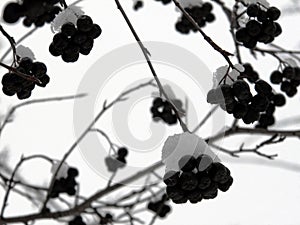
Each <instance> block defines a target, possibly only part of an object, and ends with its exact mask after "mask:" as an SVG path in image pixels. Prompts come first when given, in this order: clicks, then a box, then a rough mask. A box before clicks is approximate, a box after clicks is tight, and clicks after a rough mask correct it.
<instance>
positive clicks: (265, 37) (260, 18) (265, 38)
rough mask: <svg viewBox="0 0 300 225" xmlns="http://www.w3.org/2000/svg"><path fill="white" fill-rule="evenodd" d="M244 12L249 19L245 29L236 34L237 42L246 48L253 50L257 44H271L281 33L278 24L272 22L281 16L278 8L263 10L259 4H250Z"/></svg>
mask: <svg viewBox="0 0 300 225" xmlns="http://www.w3.org/2000/svg"><path fill="white" fill-rule="evenodd" d="M246 12H247V15H248V16H249V17H250V19H249V21H248V22H247V23H246V26H245V27H242V28H240V29H239V30H238V31H237V32H236V39H237V41H238V42H241V43H243V45H244V46H245V47H246V48H250V49H252V48H255V47H256V45H257V43H258V42H261V43H264V44H268V43H271V42H273V41H274V39H275V38H276V37H278V36H279V35H280V34H281V33H282V28H281V26H280V24H279V23H277V22H274V21H276V20H278V19H279V17H280V14H281V12H280V10H279V9H278V8H276V7H269V8H268V9H265V8H264V7H263V6H261V5H260V4H250V5H249V6H248V7H247V11H246Z"/></svg>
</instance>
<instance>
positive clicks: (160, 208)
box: [147, 195, 171, 218]
mask: <svg viewBox="0 0 300 225" xmlns="http://www.w3.org/2000/svg"><path fill="white" fill-rule="evenodd" d="M167 200H168V197H167V195H163V196H162V198H161V200H159V201H156V202H149V204H148V206H147V208H148V209H149V210H150V211H152V212H154V213H156V214H157V215H158V216H159V217H160V218H164V217H166V216H167V214H168V213H169V212H171V207H170V206H169V205H166V204H165V202H166V201H167Z"/></svg>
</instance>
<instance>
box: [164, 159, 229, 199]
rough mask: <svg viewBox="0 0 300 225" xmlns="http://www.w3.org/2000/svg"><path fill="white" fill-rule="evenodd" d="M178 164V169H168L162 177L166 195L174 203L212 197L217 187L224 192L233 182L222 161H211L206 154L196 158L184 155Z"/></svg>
mask: <svg viewBox="0 0 300 225" xmlns="http://www.w3.org/2000/svg"><path fill="white" fill-rule="evenodd" d="M178 165H179V168H180V171H168V172H167V173H166V174H165V175H164V178H163V180H164V183H165V184H166V185H167V189H166V192H167V196H168V197H169V198H170V199H171V200H172V201H173V202H174V203H176V204H183V203H186V202H187V201H188V200H189V201H190V202H191V203H193V204H195V203H198V202H200V201H201V200H202V199H214V198H215V197H217V195H218V189H219V190H220V191H222V192H226V191H228V190H229V188H230V187H231V185H232V183H233V178H232V177H231V175H230V170H229V169H228V168H227V167H225V166H224V165H223V164H222V163H219V162H213V160H212V158H211V157H210V156H208V155H200V156H199V157H197V158H195V157H194V156H190V155H186V156H183V157H182V158H181V159H180V160H179V162H178Z"/></svg>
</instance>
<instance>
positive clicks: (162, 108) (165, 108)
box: [150, 98, 182, 125]
mask: <svg viewBox="0 0 300 225" xmlns="http://www.w3.org/2000/svg"><path fill="white" fill-rule="evenodd" d="M176 101H177V102H178V103H179V104H178V105H179V107H180V103H181V101H180V100H176ZM181 104H182V103H181ZM180 108H181V107H180ZM150 111H151V113H152V118H153V119H154V121H159V120H160V119H162V120H163V121H164V122H165V123H167V124H169V125H173V124H176V123H177V116H176V113H175V111H174V110H173V106H172V105H171V104H170V103H169V102H168V101H164V100H163V99H161V98H155V99H154V100H153V102H152V107H151V109H150Z"/></svg>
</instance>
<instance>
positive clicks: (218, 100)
mask: <svg viewBox="0 0 300 225" xmlns="http://www.w3.org/2000/svg"><path fill="white" fill-rule="evenodd" d="M244 69H245V70H244V71H243V72H241V73H240V75H239V76H238V77H237V80H235V81H234V82H233V83H232V84H230V85H229V84H226V79H225V80H224V83H222V84H220V85H219V86H218V87H217V88H214V89H212V90H210V91H209V92H208V94H207V102H208V103H211V104H219V105H220V107H221V108H222V109H223V110H225V111H226V112H227V113H229V114H233V116H234V117H235V118H236V119H242V120H243V121H244V123H245V124H250V123H254V122H255V121H258V124H257V127H260V128H267V127H268V126H271V125H273V124H274V123H275V118H274V115H273V114H274V112H275V107H281V106H283V105H285V101H286V100H285V97H284V96H283V95H282V94H276V93H274V91H273V89H272V87H271V85H270V84H269V83H267V82H266V81H264V80H262V79H259V75H258V73H257V72H256V71H254V70H253V68H252V66H251V65H250V64H244ZM244 78H247V80H248V81H249V83H253V84H254V90H255V91H256V93H255V94H254V95H253V94H252V93H251V89H250V86H249V83H248V82H246V81H245V80H244Z"/></svg>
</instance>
